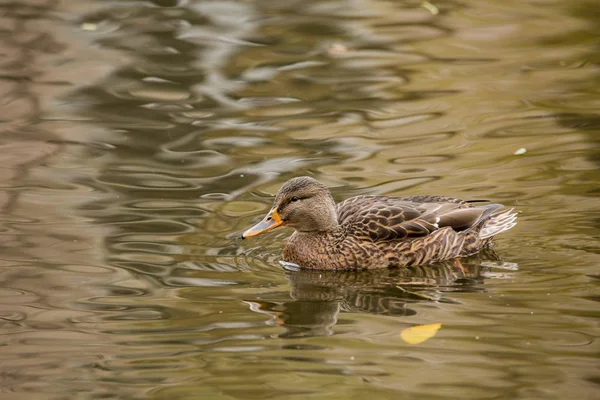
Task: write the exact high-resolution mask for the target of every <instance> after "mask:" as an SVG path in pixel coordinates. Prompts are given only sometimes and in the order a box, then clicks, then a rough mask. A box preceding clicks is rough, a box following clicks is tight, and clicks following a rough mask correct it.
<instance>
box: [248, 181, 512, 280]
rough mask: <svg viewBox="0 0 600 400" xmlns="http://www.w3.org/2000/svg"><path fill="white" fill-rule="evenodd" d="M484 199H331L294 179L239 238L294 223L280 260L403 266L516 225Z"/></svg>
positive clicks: (317, 185) (478, 245)
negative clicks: (258, 219)
mask: <svg viewBox="0 0 600 400" xmlns="http://www.w3.org/2000/svg"><path fill="white" fill-rule="evenodd" d="M483 202H486V203H487V200H461V199H457V198H453V197H445V196H428V195H420V196H409V197H390V196H376V195H363V196H355V197H351V198H349V199H347V200H344V201H342V202H340V203H339V204H336V203H335V200H334V199H333V196H332V194H331V191H330V190H329V188H328V187H327V186H325V185H324V184H322V183H321V182H319V181H318V180H316V179H314V178H312V177H309V176H300V177H296V178H292V179H290V180H288V181H287V182H285V183H284V184H283V186H281V188H280V189H279V190H278V191H277V194H276V195H275V200H274V201H273V206H272V207H271V209H270V210H269V212H268V213H267V215H266V216H265V217H264V218H263V219H262V220H261V221H260V222H258V223H257V224H256V225H254V226H252V227H251V228H249V229H247V230H246V231H245V232H244V233H243V234H242V239H248V238H252V237H255V236H258V235H262V234H264V233H266V232H269V231H271V230H273V229H275V228H278V227H288V228H292V229H294V232H293V233H292V235H291V236H290V237H289V238H288V239H287V242H286V243H285V245H284V248H283V261H285V262H287V263H293V264H296V265H298V266H299V267H300V268H306V269H314V270H365V269H378V268H406V267H417V266H423V265H431V264H436V263H441V262H444V261H448V260H453V259H458V258H461V257H467V256H470V255H473V254H475V253H477V252H479V251H480V250H482V249H484V248H487V247H490V246H491V245H492V239H493V238H494V237H495V236H496V235H498V234H499V233H501V232H504V231H507V230H509V229H511V228H512V227H513V226H515V225H516V218H517V214H516V213H515V212H514V211H513V209H506V208H504V206H503V205H502V204H481V203H483Z"/></svg>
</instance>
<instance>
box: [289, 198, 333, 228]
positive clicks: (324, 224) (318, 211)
mask: <svg viewBox="0 0 600 400" xmlns="http://www.w3.org/2000/svg"><path fill="white" fill-rule="evenodd" d="M307 219H309V220H305V221H303V223H302V224H301V226H296V227H295V228H296V231H298V233H317V232H330V231H334V230H336V229H337V228H339V226H340V224H339V223H338V218H337V213H336V211H335V202H334V201H333V199H327V206H326V207H319V208H315V209H314V210H313V211H312V213H311V214H310V215H309V216H307Z"/></svg>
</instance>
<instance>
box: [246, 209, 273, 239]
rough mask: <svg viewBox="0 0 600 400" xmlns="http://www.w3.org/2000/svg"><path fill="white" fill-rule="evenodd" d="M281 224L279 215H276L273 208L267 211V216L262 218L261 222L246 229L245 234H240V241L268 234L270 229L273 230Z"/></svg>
mask: <svg viewBox="0 0 600 400" xmlns="http://www.w3.org/2000/svg"><path fill="white" fill-rule="evenodd" d="M282 224H283V221H282V220H281V218H280V217H279V214H277V210H276V209H274V208H273V209H272V210H271V211H269V213H268V214H267V216H266V217H264V218H263V220H262V221H260V222H259V223H258V224H256V225H254V226H253V227H252V228H250V229H248V230H247V231H246V232H244V233H242V239H246V238H249V237H253V236H258V235H262V234H263V233H265V232H268V231H270V230H271V229H275V228H277V227H278V226H279V225H282Z"/></svg>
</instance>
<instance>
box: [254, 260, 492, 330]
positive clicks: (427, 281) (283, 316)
mask: <svg viewBox="0 0 600 400" xmlns="http://www.w3.org/2000/svg"><path fill="white" fill-rule="evenodd" d="M491 264H497V265H501V264H502V261H501V260H500V258H499V257H498V256H497V255H496V253H495V252H494V251H493V250H492V249H489V248H488V249H486V250H485V251H482V252H480V253H478V254H476V255H474V256H471V257H467V258H462V259H456V260H452V261H448V262H445V263H441V264H437V265H432V266H422V267H408V268H398V269H381V270H368V271H314V270H305V269H297V270H289V269H288V271H287V277H288V279H289V281H290V285H291V291H290V295H291V297H292V298H293V300H292V301H284V302H280V301H277V300H275V298H278V299H280V298H281V297H280V296H281V293H271V294H270V295H266V296H261V300H260V301H256V300H254V301H249V302H248V303H249V304H250V305H251V308H252V309H253V310H255V311H257V312H261V313H265V314H270V315H272V317H273V320H272V321H271V323H272V324H274V325H280V326H282V327H285V329H286V331H285V332H284V333H282V334H280V335H279V337H303V336H324V335H325V336H326V335H331V334H333V328H334V326H335V325H336V324H344V322H343V321H342V320H340V313H344V312H348V313H369V314H377V315H387V316H394V317H403V316H412V315H415V314H416V311H415V310H414V309H412V308H411V307H410V305H411V304H415V303H419V302H432V301H435V302H446V303H449V302H450V303H455V302H456V301H455V300H453V299H451V298H450V297H446V296H444V295H443V294H444V293H446V292H452V293H456V292H472V291H481V290H483V289H482V287H481V286H480V284H481V283H483V277H482V272H483V271H484V270H485V269H486V268H488V265H491ZM269 298H271V299H273V301H269V300H268V299H269Z"/></svg>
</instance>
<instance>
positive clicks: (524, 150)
mask: <svg viewBox="0 0 600 400" xmlns="http://www.w3.org/2000/svg"><path fill="white" fill-rule="evenodd" d="M525 153H527V149H526V148H525V147H521V148H520V149H518V150H517V151H515V153H514V155H515V156H520V155H522V154H525Z"/></svg>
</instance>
